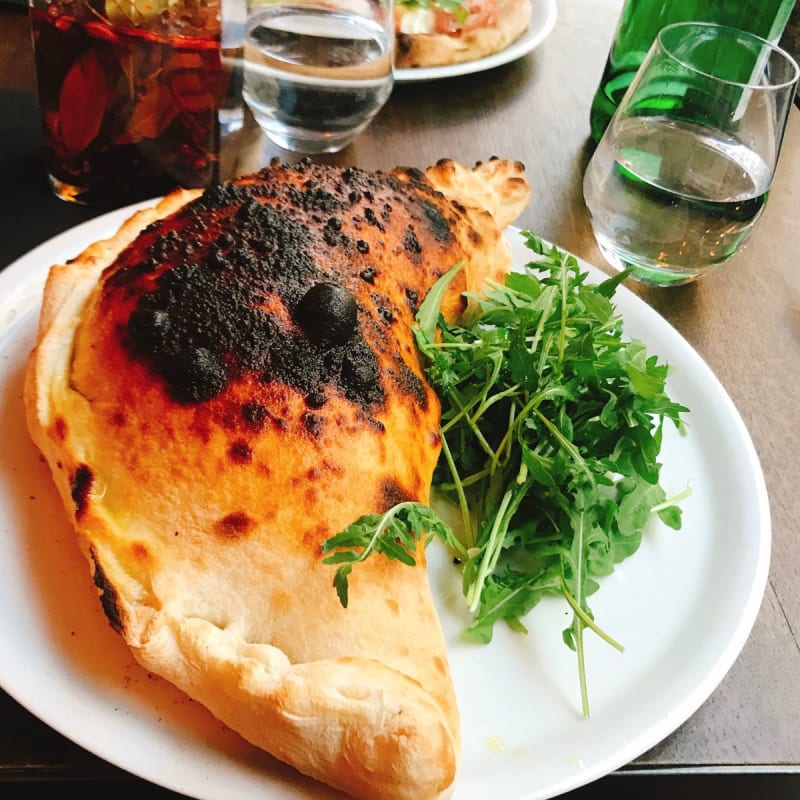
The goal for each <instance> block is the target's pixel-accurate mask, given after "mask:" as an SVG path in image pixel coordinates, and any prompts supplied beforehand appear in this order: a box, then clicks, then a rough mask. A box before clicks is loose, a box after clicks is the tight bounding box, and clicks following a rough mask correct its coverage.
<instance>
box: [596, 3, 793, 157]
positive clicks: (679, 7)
mask: <svg viewBox="0 0 800 800" xmlns="http://www.w3.org/2000/svg"><path fill="white" fill-rule="evenodd" d="M794 5H795V0H625V2H624V4H623V7H622V13H621V14H620V17H619V22H618V23H617V29H616V32H615V33H614V39H613V41H612V44H611V50H610V52H609V54H608V59H607V60H606V66H605V69H604V70H603V76H602V78H601V79H600V85H599V86H598V88H597V91H596V92H595V95H594V99H593V101H592V108H591V113H590V125H591V135H592V139H593V140H594V141H595V142H599V141H600V137H601V136H602V135H603V131H605V129H606V127H607V125H608V123H609V122H610V120H611V117H612V116H613V115H614V112H615V111H616V109H617V106H618V105H619V101H620V100H621V99H622V96H623V95H624V94H625V91H626V90H627V88H628V86H630V83H631V81H632V80H633V77H634V75H635V74H636V71H637V69H638V68H639V66H640V65H641V63H642V61H644V57H645V56H646V55H647V51H648V50H649V48H650V45H651V44H652V43H653V40H654V39H655V37H656V36H657V34H658V32H659V31H660V30H661V28H663V27H664V26H665V25H669V24H670V23H672V22H684V21H689V20H691V21H695V22H719V23H720V24H722V25H730V26H731V27H734V28H740V29H742V30H747V31H750V32H751V33H755V34H757V35H758V36H762V37H764V38H765V39H769V40H770V41H771V42H773V43H775V42H777V41H778V40H779V39H780V37H781V34H782V33H783V29H784V28H785V27H786V23H787V21H788V19H789V15H790V14H791V13H792V9H793V8H794Z"/></svg>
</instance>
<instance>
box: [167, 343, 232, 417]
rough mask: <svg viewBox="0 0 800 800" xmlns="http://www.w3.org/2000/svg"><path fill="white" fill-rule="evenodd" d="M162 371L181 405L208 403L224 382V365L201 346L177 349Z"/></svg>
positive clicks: (226, 379)
mask: <svg viewBox="0 0 800 800" xmlns="http://www.w3.org/2000/svg"><path fill="white" fill-rule="evenodd" d="M162 369H163V370H164V373H165V375H166V377H167V380H168V381H169V384H170V386H172V390H173V392H174V393H175V396H176V398H177V399H178V400H181V401H184V402H190V403H197V402H200V401H201V400H210V399H211V398H212V397H216V396H217V395H218V394H219V393H220V392H221V391H222V390H223V389H224V388H225V386H226V384H227V383H228V374H227V372H226V371H225V367H224V365H223V364H222V363H221V362H220V360H219V359H218V358H217V356H215V355H214V353H212V352H211V351H210V350H208V349H206V348H205V347H195V348H187V349H185V350H179V351H178V352H177V353H176V354H175V355H174V356H173V357H172V358H171V359H169V360H168V361H167V363H165V364H163V365H162Z"/></svg>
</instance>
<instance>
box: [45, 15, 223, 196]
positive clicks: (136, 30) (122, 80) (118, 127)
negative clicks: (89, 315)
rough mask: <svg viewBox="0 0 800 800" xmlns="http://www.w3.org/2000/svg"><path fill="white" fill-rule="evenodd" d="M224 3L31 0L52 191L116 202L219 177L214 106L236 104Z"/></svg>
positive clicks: (219, 108) (218, 109)
mask: <svg viewBox="0 0 800 800" xmlns="http://www.w3.org/2000/svg"><path fill="white" fill-rule="evenodd" d="M222 2H223V0H29V6H30V7H29V14H30V24H31V33H32V38H33V43H34V55H35V60H36V72H37V80H38V88H39V103H40V107H41V115H42V127H43V136H44V150H45V158H46V168H47V174H48V177H49V181H50V185H51V186H52V188H53V191H54V192H55V193H56V194H57V195H58V196H59V197H61V198H62V199H64V200H68V201H72V202H77V203H86V204H97V205H104V206H119V205H122V204H124V203H126V202H133V201H134V200H139V199H145V198H150V197H155V196H159V195H162V194H165V193H166V192H168V191H170V190H172V189H174V188H176V187H177V186H183V187H187V188H188V187H202V186H207V185H209V184H211V183H214V182H216V181H217V180H219V152H220V113H221V111H225V110H226V106H227V107H228V108H227V110H228V111H229V110H230V109H229V106H230V102H233V103H234V104H235V103H236V98H235V96H233V99H232V101H231V100H230V97H231V93H234V95H235V91H236V80H235V79H236V75H234V74H232V71H231V69H230V66H229V65H230V63H231V62H230V60H228V59H224V58H223V55H222V48H221V42H222V11H221V4H222ZM224 2H226V3H228V2H232V0H224ZM226 64H227V65H228V66H227V67H226ZM226 98H228V99H226Z"/></svg>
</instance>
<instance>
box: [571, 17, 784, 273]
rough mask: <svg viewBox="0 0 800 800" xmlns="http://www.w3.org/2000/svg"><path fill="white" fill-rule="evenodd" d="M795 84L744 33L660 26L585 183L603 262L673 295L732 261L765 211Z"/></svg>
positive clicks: (766, 49)
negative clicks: (676, 287) (667, 288)
mask: <svg viewBox="0 0 800 800" xmlns="http://www.w3.org/2000/svg"><path fill="white" fill-rule="evenodd" d="M797 81H798V66H797V64H796V63H795V61H794V60H793V59H792V57H791V56H790V55H789V54H788V53H786V52H784V51H783V50H781V49H780V48H779V47H777V46H776V45H774V44H771V43H770V42H768V41H767V40H765V39H763V38H761V37H758V36H755V35H754V34H750V33H746V32H744V31H741V30H737V29H734V28H730V27H726V26H722V25H716V24H712V23H697V22H685V23H676V24H673V25H668V26H666V27H665V28H663V29H662V30H661V32H660V33H659V35H658V37H657V39H656V41H655V42H654V43H653V45H652V47H651V48H650V51H649V52H648V55H647V57H646V59H645V61H644V63H643V64H642V66H641V68H640V69H639V71H638V72H637V75H636V78H635V79H634V81H633V83H632V84H631V86H630V88H629V89H628V91H627V92H626V94H625V96H624V98H623V100H622V102H621V104H620V107H619V109H618V110H617V111H616V113H615V114H614V116H613V118H612V120H611V123H610V125H609V126H608V128H607V129H606V131H605V133H604V134H603V136H602V138H601V140H600V142H599V144H598V146H597V149H596V150H595V152H594V154H593V156H592V158H591V160H590V162H589V165H588V167H587V169H586V173H585V175H584V183H583V193H584V199H585V201H586V207H587V209H588V212H589V216H590V219H591V224H592V228H593V231H594V234H595V237H596V239H597V242H598V245H599V247H600V250H601V251H602V253H603V255H604V256H605V258H606V260H607V261H608V262H609V263H610V264H611V265H612V266H614V267H615V268H618V269H626V268H630V269H632V276H633V277H634V278H636V279H638V280H640V281H642V282H645V283H650V284H655V285H659V286H671V285H678V284H682V283H687V282H690V281H693V280H696V279H697V278H699V277H701V276H703V275H706V274H707V273H708V272H710V271H711V270H713V269H715V268H716V267H719V266H720V265H721V264H723V263H725V262H726V261H728V260H729V259H730V258H731V257H732V256H734V255H735V254H736V253H737V252H738V251H739V250H740V249H741V248H742V247H743V246H744V245H745V244H746V242H747V241H748V239H749V237H750V235H751V233H752V230H753V226H754V225H755V224H756V222H757V220H758V218H759V217H760V215H761V213H762V212H763V210H764V206H765V204H766V202H767V195H768V193H769V190H770V187H771V185H772V179H773V176H774V174H775V168H776V165H777V161H778V155H779V153H780V149H781V143H782V140H783V134H784V130H785V126H786V121H787V119H788V113H789V110H790V108H791V105H792V101H793V99H794V95H795V91H796V87H797Z"/></svg>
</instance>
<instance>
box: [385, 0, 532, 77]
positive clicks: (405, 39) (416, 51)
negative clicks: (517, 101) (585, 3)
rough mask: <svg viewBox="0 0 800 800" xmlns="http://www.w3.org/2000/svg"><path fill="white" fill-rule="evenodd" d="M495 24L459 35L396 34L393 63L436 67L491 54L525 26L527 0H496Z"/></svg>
mask: <svg viewBox="0 0 800 800" xmlns="http://www.w3.org/2000/svg"><path fill="white" fill-rule="evenodd" d="M497 16H498V23H497V25H493V26H491V27H488V28H476V29H474V30H470V31H466V32H463V33H461V34H449V35H448V34H444V33H441V34H440V33H419V34H407V33H398V34H397V36H396V39H395V54H394V65H395V67H396V68H398V69H413V68H419V67H439V66H448V65H451V64H461V63H463V62H465V61H477V60H478V59H480V58H486V57H487V56H490V55H494V54H495V53H498V52H500V51H501V50H503V49H504V48H506V47H508V46H509V45H510V44H511V43H512V42H514V41H516V40H517V39H518V38H519V37H520V36H522V34H523V33H525V31H526V30H527V29H528V23H529V22H530V18H531V4H530V0H498V3H497Z"/></svg>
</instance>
